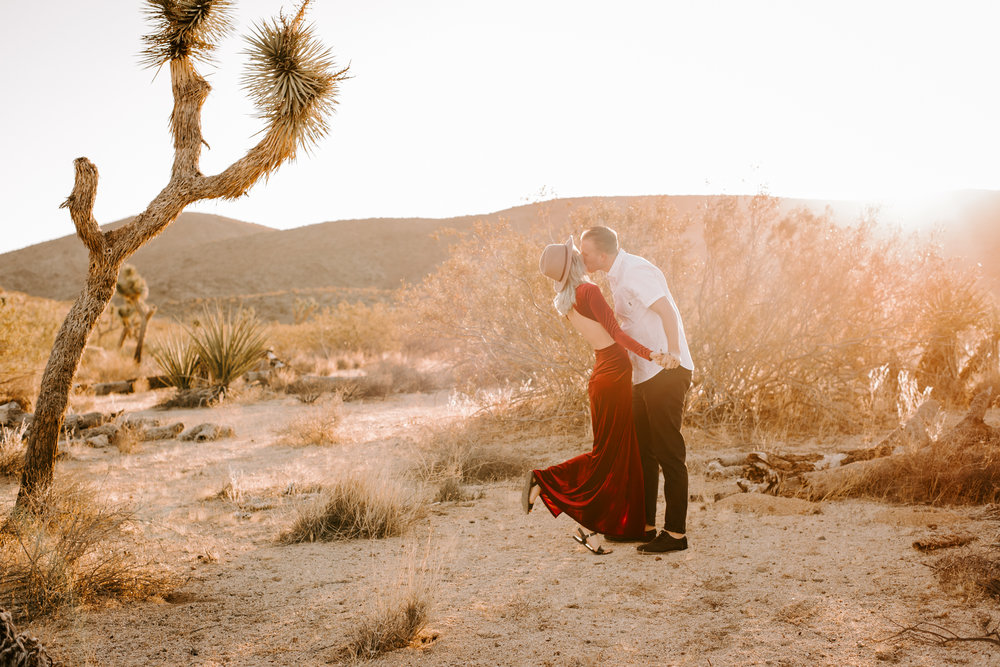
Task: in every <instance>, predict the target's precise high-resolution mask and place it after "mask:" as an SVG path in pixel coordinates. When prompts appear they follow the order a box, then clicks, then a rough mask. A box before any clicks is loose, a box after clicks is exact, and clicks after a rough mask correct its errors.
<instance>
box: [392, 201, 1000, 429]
mask: <svg viewBox="0 0 1000 667" xmlns="http://www.w3.org/2000/svg"><path fill="white" fill-rule="evenodd" d="M571 221H572V229H573V231H574V232H576V233H577V234H578V233H579V232H581V231H583V230H584V229H586V228H588V227H590V226H593V225H595V224H606V225H608V226H610V227H612V228H614V229H616V230H617V231H618V232H619V237H620V240H621V244H622V247H623V248H624V249H625V250H627V251H628V252H631V253H635V254H639V255H642V256H644V257H646V258H647V259H649V260H650V261H651V262H653V263H654V264H656V265H657V266H659V267H660V268H661V269H663V271H664V274H665V275H666V277H667V281H668V284H669V285H670V288H671V292H672V294H673V296H674V298H675V300H676V302H677V304H678V307H679V309H680V311H681V314H682V316H683V318H684V324H685V330H686V333H687V337H688V342H689V344H690V347H691V351H692V354H693V357H694V362H695V366H696V371H695V377H694V386H693V388H692V390H691V392H690V393H689V395H688V410H687V413H686V415H687V418H688V419H690V420H691V421H692V422H694V423H697V424H698V425H702V426H706V427H712V426H719V425H724V426H727V427H731V428H732V429H733V430H736V431H738V432H743V433H748V432H749V433H752V432H754V431H757V432H764V431H766V432H778V433H793V432H794V433H815V432H817V431H821V430H839V431H844V432H857V431H860V430H862V429H865V428H873V427H884V426H889V425H890V424H892V423H894V422H895V417H894V415H893V413H894V412H895V404H896V392H897V391H898V389H899V387H898V385H897V378H898V377H899V374H900V372H902V371H906V372H908V373H909V374H910V376H911V377H913V376H916V377H918V378H919V379H920V384H921V386H920V391H921V392H922V391H923V390H924V389H925V387H927V386H929V385H930V386H933V384H932V383H934V382H936V383H938V385H939V386H935V387H934V388H933V391H934V395H935V396H936V397H939V398H942V399H943V400H945V401H946V402H947V401H959V402H960V401H961V400H963V398H967V397H968V394H969V392H970V391H971V390H972V387H974V386H976V385H977V384H979V383H981V382H982V381H983V379H984V378H986V377H988V376H989V374H990V373H996V372H997V371H998V368H1000V366H998V364H1000V354H998V340H1000V325H998V324H997V322H998V318H997V315H996V308H995V306H994V304H993V302H992V300H991V299H990V298H989V297H988V295H987V293H986V292H985V291H984V290H983V289H982V288H981V287H980V282H979V280H978V278H977V276H978V273H979V272H977V271H974V270H971V269H970V270H965V269H961V268H959V266H958V265H957V264H956V263H954V262H951V261H949V260H946V259H944V257H943V255H942V253H941V251H940V249H939V248H938V247H937V246H936V245H935V244H934V243H933V242H932V241H931V240H926V239H921V238H919V237H915V236H914V237H904V236H902V235H900V234H892V233H886V232H884V231H883V230H881V229H879V228H878V227H877V224H876V219H875V215H874V213H868V214H866V215H865V216H863V217H862V218H861V219H859V220H858V221H857V222H856V223H854V224H852V225H849V226H843V225H838V224H834V223H833V222H832V219H831V214H829V213H825V214H823V215H815V214H813V213H811V212H809V211H807V210H805V209H793V210H792V209H789V208H788V207H787V206H785V205H783V204H782V203H781V201H780V200H778V199H776V198H773V197H769V196H766V195H760V196H756V197H719V198H717V199H715V200H713V202H712V203H711V204H710V205H709V206H708V207H706V208H705V209H703V210H701V211H699V212H697V213H696V214H692V215H687V216H681V215H678V214H677V213H676V212H675V211H673V210H672V209H671V208H670V207H669V205H668V203H667V201H666V200H663V199H657V198H652V199H649V200H646V201H643V202H641V203H638V204H626V205H623V204H621V203H620V202H610V203H601V204H597V205H595V206H591V207H587V208H578V209H576V210H574V211H573V212H572V213H571ZM556 236H557V237H558V236H559V235H556ZM550 240H552V239H551V238H546V239H542V238H538V237H531V236H530V234H529V235H521V234H519V233H517V232H515V231H514V230H512V229H511V228H510V227H508V226H505V225H503V224H502V223H500V224H496V225H490V226H486V225H481V226H479V227H477V228H476V229H475V231H474V232H472V233H471V234H469V235H467V236H465V237H463V238H462V239H461V240H460V241H459V242H458V243H457V244H456V245H455V247H454V248H453V250H452V256H451V257H450V259H448V260H447V261H446V262H445V263H444V264H442V265H441V267H440V268H439V269H438V271H437V272H436V273H435V274H433V275H432V276H430V277H429V278H428V279H427V280H425V282H424V283H423V284H422V285H420V286H419V287H418V288H415V289H414V290H413V291H412V293H411V294H410V296H409V297H408V298H409V301H410V302H411V303H413V304H414V308H415V309H416V311H417V315H418V316H417V317H416V318H415V321H416V322H419V324H420V327H421V328H422V330H423V331H424V332H425V335H428V334H429V335H431V336H433V337H437V338H439V339H441V340H444V341H448V342H451V343H452V344H453V346H454V352H453V354H454V356H455V357H456V360H457V361H458V366H459V370H460V371H463V375H462V376H461V377H462V378H463V379H464V383H463V384H462V385H461V386H462V387H463V388H465V389H466V390H469V391H470V392H471V390H474V389H482V388H489V387H497V386H504V385H506V386H508V387H510V388H511V391H512V393H513V394H514V395H515V396H516V397H517V398H518V399H519V400H523V401H525V402H526V403H528V404H529V405H533V406H543V407H540V408H539V409H537V410H536V411H535V413H536V414H545V413H546V412H548V414H549V415H552V412H551V410H553V409H561V407H562V406H567V407H569V408H570V412H576V413H577V414H579V412H580V409H579V408H580V407H582V406H584V405H585V403H586V400H585V399H586V395H585V393H584V389H585V380H586V376H587V372H588V370H589V367H590V365H591V364H590V362H591V359H592V357H591V354H590V351H589V349H587V347H586V345H585V343H584V342H583V341H582V338H581V337H580V336H577V335H576V334H574V333H573V332H572V331H570V330H569V327H568V326H566V324H565V323H564V322H562V318H558V317H556V316H555V313H554V310H553V308H552V306H551V304H550V300H551V295H552V291H551V286H550V284H549V282H548V281H547V280H546V279H545V278H543V277H541V276H540V275H539V274H538V269H537V261H538V257H539V254H540V252H541V249H542V246H543V245H544V244H545V243H546V242H548V241H550ZM556 240H562V239H561V238H557V239H556ZM929 277H931V279H929ZM597 282H598V284H599V285H600V284H603V283H604V279H603V277H602V276H598V278H597ZM883 369H884V370H883ZM880 373H883V374H884V377H883V380H884V381H883V382H881V383H876V382H875V379H876V376H878V375H879V374H880ZM914 374H916V375H914ZM554 396H558V397H560V399H559V400H556V401H553V402H551V403H549V404H546V403H544V402H542V401H540V400H538V399H540V398H541V397H546V398H550V399H551V397H554Z"/></svg>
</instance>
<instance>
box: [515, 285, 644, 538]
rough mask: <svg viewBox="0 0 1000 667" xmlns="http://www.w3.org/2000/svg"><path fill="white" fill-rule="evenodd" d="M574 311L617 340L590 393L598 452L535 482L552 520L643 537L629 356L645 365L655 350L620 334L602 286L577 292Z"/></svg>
mask: <svg viewBox="0 0 1000 667" xmlns="http://www.w3.org/2000/svg"><path fill="white" fill-rule="evenodd" d="M575 308H576V311H577V312H578V313H580V314H581V315H583V316H584V317H587V318H589V319H592V320H595V321H596V322H598V323H600V324H601V326H603V327H604V329H605V331H607V332H608V334H610V335H611V337H612V338H613V339H614V340H615V343H614V344H612V345H609V346H608V347H606V348H604V349H602V350H597V351H596V353H597V361H596V363H595V364H594V370H593V371H592V372H591V375H590V383H589V385H588V388H587V389H588V394H589V396H590V419H591V423H592V424H593V426H594V448H593V450H591V451H590V452H587V453H586V454H581V455H579V456H576V457H573V458H571V459H570V460H568V461H565V462H564V463H560V464H558V465H554V466H552V467H551V468H545V469H543V470H535V471H533V472H534V474H535V479H536V480H537V481H538V484H539V485H540V486H541V487H542V492H541V499H542V501H543V502H544V503H545V506H546V507H548V508H549V511H550V512H552V515H553V516H559V514H560V513H561V512H565V513H566V514H567V515H568V516H569V517H571V518H572V519H573V520H574V521H576V522H577V523H579V524H580V525H582V526H584V527H586V528H587V529H588V530H593V531H597V532H599V533H603V534H605V535H611V536H613V537H626V538H633V537H641V536H642V535H643V533H644V532H645V528H646V513H645V506H644V500H643V495H644V494H643V481H642V465H641V463H640V461H639V443H638V441H637V440H636V436H635V424H634V422H633V421H632V364H631V362H630V361H629V358H628V353H627V352H626V351H625V350H626V348H628V349H629V350H631V351H633V352H635V353H636V354H638V355H639V356H641V357H644V358H646V359H649V356H650V350H649V348H646V347H644V346H642V345H640V344H639V343H637V342H636V341H635V340H634V339H633V338H632V337H630V336H629V335H628V334H626V333H625V332H624V331H622V330H621V328H620V327H619V326H618V321H617V320H616V319H615V314H614V312H613V311H612V310H611V306H609V305H608V302H607V301H606V300H605V299H604V295H603V294H601V290H600V288H599V287H597V285H594V284H592V283H583V284H581V285H580V286H578V287H577V288H576V306H575ZM623 346H624V347H623Z"/></svg>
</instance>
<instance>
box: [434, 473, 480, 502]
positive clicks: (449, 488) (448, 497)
mask: <svg viewBox="0 0 1000 667" xmlns="http://www.w3.org/2000/svg"><path fill="white" fill-rule="evenodd" d="M471 497H472V496H470V495H469V493H468V492H467V491H466V490H465V488H464V487H463V486H462V480H461V479H459V478H458V477H445V478H444V479H442V480H441V483H440V484H438V490H437V493H436V494H435V495H434V502H436V503H447V502H462V501H465V500H469V499H470V498H471Z"/></svg>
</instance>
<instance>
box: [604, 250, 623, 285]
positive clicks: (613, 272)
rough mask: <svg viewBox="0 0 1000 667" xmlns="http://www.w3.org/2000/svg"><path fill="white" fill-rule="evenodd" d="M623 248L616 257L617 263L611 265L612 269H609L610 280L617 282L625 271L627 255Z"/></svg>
mask: <svg viewBox="0 0 1000 667" xmlns="http://www.w3.org/2000/svg"><path fill="white" fill-rule="evenodd" d="M627 254H628V253H626V252H625V251H624V250H622V249H621V248H619V249H618V254H617V255H616V256H615V261H614V262H612V263H611V268H610V269H608V278H610V279H613V280H617V279H618V278H620V277H621V273H622V271H624V270H625V255H627Z"/></svg>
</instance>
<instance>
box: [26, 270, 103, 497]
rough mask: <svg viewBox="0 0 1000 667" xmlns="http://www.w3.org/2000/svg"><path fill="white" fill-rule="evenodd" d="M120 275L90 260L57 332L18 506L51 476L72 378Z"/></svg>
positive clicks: (29, 436) (46, 367) (39, 488)
mask: <svg viewBox="0 0 1000 667" xmlns="http://www.w3.org/2000/svg"><path fill="white" fill-rule="evenodd" d="M117 277H118V267H117V266H113V265H111V264H95V263H94V262H91V265H90V270H89V271H88V274H87V286H86V287H85V288H84V290H83V292H82V293H81V294H80V296H79V297H77V299H76V302H75V303H74V304H73V307H72V308H71V309H70V311H69V314H68V315H67V316H66V320H65V321H64V322H63V324H62V327H61V328H60V329H59V333H58V334H57V335H56V341H55V344H54V345H53V346H52V354H51V355H50V356H49V361H48V364H46V366H45V373H44V374H43V375H42V384H41V387H40V389H39V392H38V404H37V407H36V409H35V415H34V418H33V420H32V422H31V428H30V430H29V431H28V453H27V454H26V455H25V466H24V471H23V473H22V476H21V488H20V490H19V491H18V494H17V503H16V505H15V508H23V507H24V506H25V503H26V502H27V501H28V499H29V498H30V497H31V496H33V494H34V493H35V492H36V491H38V490H41V489H44V488H45V487H47V486H48V485H49V483H50V482H51V481H52V468H53V465H54V462H55V457H56V445H57V443H58V441H59V431H60V430H61V428H62V421H63V416H64V415H65V412H66V404H67V401H68V397H69V390H70V387H71V386H72V384H73V377H74V376H75V375H76V370H77V367H78V366H79V365H80V358H81V357H82V356H83V348H84V347H86V345H87V339H88V338H90V333H91V332H92V331H93V330H94V326H95V325H96V324H97V321H98V320H99V319H100V317H101V313H103V312H104V307H105V306H106V305H107V303H108V301H110V300H111V296H112V295H113V294H114V291H115V281H116V280H117Z"/></svg>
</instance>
